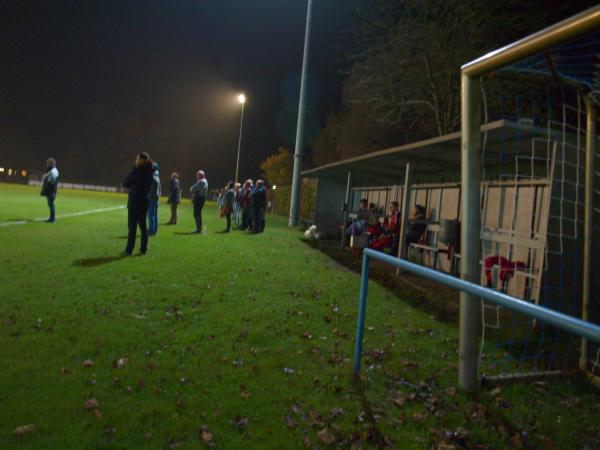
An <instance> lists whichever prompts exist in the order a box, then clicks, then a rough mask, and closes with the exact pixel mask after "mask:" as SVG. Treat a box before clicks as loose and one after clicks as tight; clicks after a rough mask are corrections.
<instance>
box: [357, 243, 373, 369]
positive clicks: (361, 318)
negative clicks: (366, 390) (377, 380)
mask: <svg viewBox="0 0 600 450" xmlns="http://www.w3.org/2000/svg"><path fill="white" fill-rule="evenodd" d="M368 287H369V255H368V254H367V253H366V252H363V260H362V271H361V274H360V296H359V299H358V324H357V326H356V344H355V347H354V374H355V375H358V374H359V373H360V359H361V356H362V341H363V331H364V328H365V313H366V310H367V288H368Z"/></svg>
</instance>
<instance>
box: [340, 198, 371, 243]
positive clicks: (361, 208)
mask: <svg viewBox="0 0 600 450" xmlns="http://www.w3.org/2000/svg"><path fill="white" fill-rule="evenodd" d="M367 205H368V202H367V199H366V198H363V199H361V200H360V203H359V205H358V212H357V214H356V219H354V220H353V221H352V222H351V223H350V224H349V225H348V226H347V227H346V234H347V235H348V236H360V235H362V234H363V233H364V232H365V230H366V229H367V219H368V218H369V211H368V210H367Z"/></svg>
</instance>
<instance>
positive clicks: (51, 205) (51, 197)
mask: <svg viewBox="0 0 600 450" xmlns="http://www.w3.org/2000/svg"><path fill="white" fill-rule="evenodd" d="M55 198H56V197H54V195H47V196H46V199H47V200H48V208H50V217H49V218H48V221H50V222H54V221H55V220H56V208H54V199H55Z"/></svg>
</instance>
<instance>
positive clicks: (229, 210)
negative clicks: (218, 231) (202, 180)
mask: <svg viewBox="0 0 600 450" xmlns="http://www.w3.org/2000/svg"><path fill="white" fill-rule="evenodd" d="M233 186H234V183H233V181H230V182H229V183H227V185H226V186H225V194H224V195H223V206H222V207H221V217H225V219H227V228H225V229H224V230H223V233H229V232H230V231H231V214H233V208H234V203H235V191H234V189H233Z"/></svg>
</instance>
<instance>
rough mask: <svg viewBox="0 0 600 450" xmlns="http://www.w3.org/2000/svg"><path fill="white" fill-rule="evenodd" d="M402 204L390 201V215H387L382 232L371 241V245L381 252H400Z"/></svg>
mask: <svg viewBox="0 0 600 450" xmlns="http://www.w3.org/2000/svg"><path fill="white" fill-rule="evenodd" d="M399 209H400V206H399V205H398V202H395V201H394V202H392V203H390V215H389V216H388V217H386V219H385V222H384V223H383V226H382V227H381V233H380V234H379V236H378V237H377V238H376V239H375V240H373V242H371V244H370V245H369V247H371V248H372V249H374V250H378V251H380V252H385V251H386V250H388V249H389V250H390V251H391V253H392V254H393V255H396V254H397V252H398V234H399V233H400V211H399Z"/></svg>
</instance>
